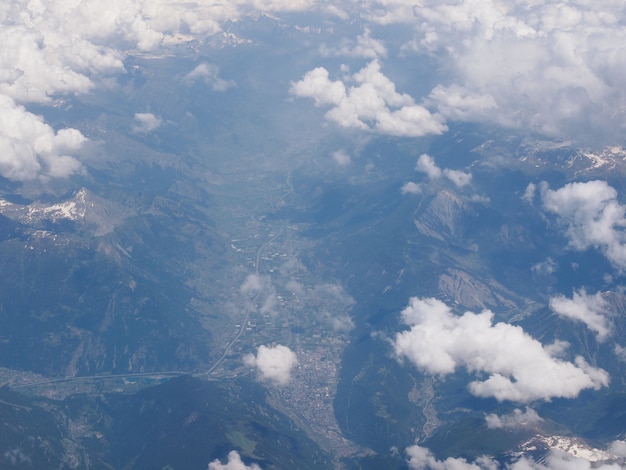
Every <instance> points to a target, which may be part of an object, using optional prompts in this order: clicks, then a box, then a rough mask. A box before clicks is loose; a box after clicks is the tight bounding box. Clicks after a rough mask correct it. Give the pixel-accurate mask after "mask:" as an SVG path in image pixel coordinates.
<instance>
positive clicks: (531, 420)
mask: <svg viewBox="0 0 626 470" xmlns="http://www.w3.org/2000/svg"><path fill="white" fill-rule="evenodd" d="M542 421H543V418H542V417H541V416H539V415H538V414H537V412H536V411H535V410H533V409H532V408H528V407H527V408H526V410H525V411H522V410H520V409H518V408H516V409H515V410H513V412H512V413H511V414H508V415H503V416H498V415H496V414H489V415H487V416H485V422H486V423H487V427H488V428H489V429H502V428H518V427H520V426H534V425H536V424H539V423H541V422H542Z"/></svg>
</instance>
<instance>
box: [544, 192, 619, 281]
mask: <svg viewBox="0 0 626 470" xmlns="http://www.w3.org/2000/svg"><path fill="white" fill-rule="evenodd" d="M541 198H542V201H543V209H544V210H545V211H546V212H549V213H552V214H555V215H556V216H557V217H558V219H559V222H560V223H561V224H562V225H563V226H564V227H565V235H566V236H567V238H568V239H569V246H570V248H572V249H574V250H578V251H583V250H586V249H588V248H591V247H594V248H597V249H599V250H600V251H601V252H602V253H603V254H604V256H605V257H606V258H607V259H608V260H609V261H610V262H611V263H612V264H613V265H614V266H615V267H617V268H618V269H620V270H623V269H624V268H626V233H625V232H624V227H625V226H626V218H625V217H624V211H625V210H626V209H625V207H624V206H623V205H621V204H620V203H619V202H618V201H617V191H616V190H615V189H614V188H612V187H611V186H609V185H608V183H607V182H606V181H599V180H595V181H588V182H586V183H569V184H566V185H565V186H563V187H562V188H560V189H557V190H555V191H553V190H551V189H549V187H548V184H547V183H542V184H541Z"/></svg>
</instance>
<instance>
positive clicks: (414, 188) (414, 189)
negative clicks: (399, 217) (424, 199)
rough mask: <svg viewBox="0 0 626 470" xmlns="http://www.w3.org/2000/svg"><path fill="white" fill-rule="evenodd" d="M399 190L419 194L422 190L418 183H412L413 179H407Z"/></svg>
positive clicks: (403, 192) (404, 192)
mask: <svg viewBox="0 0 626 470" xmlns="http://www.w3.org/2000/svg"><path fill="white" fill-rule="evenodd" d="M400 192H401V193H402V194H419V193H421V192H422V188H421V186H420V185H418V184H416V183H414V182H413V181H409V182H408V183H405V184H404V185H402V188H400Z"/></svg>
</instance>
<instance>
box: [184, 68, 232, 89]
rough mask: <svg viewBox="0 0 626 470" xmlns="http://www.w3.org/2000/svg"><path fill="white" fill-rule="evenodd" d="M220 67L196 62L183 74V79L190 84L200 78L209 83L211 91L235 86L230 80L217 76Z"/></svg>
mask: <svg viewBox="0 0 626 470" xmlns="http://www.w3.org/2000/svg"><path fill="white" fill-rule="evenodd" d="M219 74H220V69H219V67H218V66H217V65H214V64H208V63H206V62H203V63H201V64H198V65H197V66H196V68H194V69H193V70H192V71H191V72H189V73H188V74H187V75H185V77H184V79H183V81H184V82H185V83H187V84H192V83H194V82H196V81H198V80H202V81H203V82H204V83H206V84H207V85H209V86H210V87H211V89H212V90H213V91H226V90H228V89H229V88H232V87H234V86H236V84H235V82H234V81H232V80H224V79H223V78H221V77H220V76H219Z"/></svg>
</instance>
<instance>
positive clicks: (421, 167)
mask: <svg viewBox="0 0 626 470" xmlns="http://www.w3.org/2000/svg"><path fill="white" fill-rule="evenodd" d="M415 169H416V170H417V171H420V172H422V173H425V174H426V176H428V177H429V178H430V179H437V178H441V174H442V172H441V168H439V167H438V166H437V164H436V163H435V159H434V158H433V157H431V156H430V155H427V154H425V153H424V154H422V155H420V156H419V158H418V159H417V164H416V165H415Z"/></svg>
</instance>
